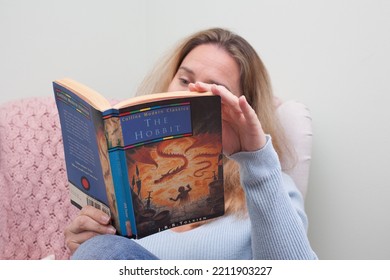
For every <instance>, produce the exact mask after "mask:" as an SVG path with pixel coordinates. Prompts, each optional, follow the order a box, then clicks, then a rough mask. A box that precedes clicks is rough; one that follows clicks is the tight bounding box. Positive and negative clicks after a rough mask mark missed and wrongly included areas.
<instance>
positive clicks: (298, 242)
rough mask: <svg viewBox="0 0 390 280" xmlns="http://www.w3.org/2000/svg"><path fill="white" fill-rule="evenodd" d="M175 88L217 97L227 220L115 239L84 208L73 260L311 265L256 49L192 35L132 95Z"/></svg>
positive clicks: (217, 36) (236, 40)
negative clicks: (293, 262) (277, 261)
mask: <svg viewBox="0 0 390 280" xmlns="http://www.w3.org/2000/svg"><path fill="white" fill-rule="evenodd" d="M178 90H190V91H198V92H204V91H211V92H213V93H214V94H216V95H219V96H221V100H222V111H223V140H224V142H223V152H224V154H225V156H226V157H227V160H226V162H225V165H224V174H225V184H226V185H225V190H226V205H225V208H226V214H225V216H223V217H221V218H217V219H214V220H211V221H208V222H205V223H201V224H192V225H186V226H181V227H177V228H174V229H171V230H167V231H163V232H161V233H157V234H154V235H151V236H148V237H145V238H142V239H140V240H136V241H134V240H130V239H126V238H123V237H120V236H116V235H114V233H115V229H114V228H113V227H112V226H111V225H109V218H108V217H107V216H106V215H105V214H104V213H102V212H101V211H99V210H96V209H94V208H92V207H86V208H84V209H82V210H81V211H80V214H79V216H78V217H76V218H75V220H74V221H73V222H72V223H71V224H70V225H69V226H68V228H67V229H66V232H65V235H66V242H67V245H68V247H69V249H70V250H71V252H72V253H74V255H73V258H86V259H95V258H99V259H107V258H108V259H139V258H141V259H154V258H160V259H316V258H317V257H316V254H315V253H314V252H313V251H312V249H311V247H310V244H309V241H308V238H307V234H306V230H307V219H306V214H305V212H304V207H303V199H302V196H301V194H300V193H299V191H298V189H297V187H296V186H295V184H294V182H293V181H292V180H291V179H290V178H289V177H288V176H287V175H285V174H284V173H282V171H281V165H280V162H279V158H281V159H286V158H291V155H292V153H290V152H289V148H288V143H286V139H285V138H284V137H283V131H282V130H281V127H280V124H279V122H278V119H277V118H276V115H275V103H274V101H275V98H274V97H273V94H272V91H271V85H270V81H269V77H268V74H267V71H266V69H265V67H264V65H263V63H262V61H261V60H260V58H259V56H258V55H257V53H256V51H255V50H254V49H253V48H252V47H251V46H250V44H249V43H248V42H247V41H246V40H245V39H243V38H242V37H240V36H238V35H236V34H234V33H232V32H230V31H228V30H225V29H219V28H216V29H209V30H204V31H201V32H198V33H196V34H194V35H192V36H190V37H188V38H186V39H185V40H184V41H183V42H182V43H180V44H179V45H178V46H177V48H175V49H174V50H173V52H172V54H171V55H169V56H167V58H166V60H165V61H162V62H161V63H160V64H159V65H158V66H157V67H155V68H154V71H153V72H152V73H151V74H150V75H149V76H148V77H147V78H146V79H145V81H144V83H143V84H142V85H141V87H140V89H139V92H138V94H139V95H141V94H148V93H154V92H164V91H178Z"/></svg>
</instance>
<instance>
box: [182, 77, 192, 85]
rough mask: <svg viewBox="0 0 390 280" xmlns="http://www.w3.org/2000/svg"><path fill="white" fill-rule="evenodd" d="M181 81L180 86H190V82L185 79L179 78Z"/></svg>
mask: <svg viewBox="0 0 390 280" xmlns="http://www.w3.org/2000/svg"><path fill="white" fill-rule="evenodd" d="M179 81H180V84H182V85H184V86H188V84H189V83H190V81H188V80H187V79H185V78H179Z"/></svg>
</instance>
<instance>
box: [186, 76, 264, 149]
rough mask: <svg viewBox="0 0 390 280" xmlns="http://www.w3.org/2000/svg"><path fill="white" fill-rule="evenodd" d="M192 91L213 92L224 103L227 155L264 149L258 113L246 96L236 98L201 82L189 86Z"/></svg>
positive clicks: (224, 139)
mask: <svg viewBox="0 0 390 280" xmlns="http://www.w3.org/2000/svg"><path fill="white" fill-rule="evenodd" d="M188 88H189V90H190V91H198V92H204V91H211V92H212V93H213V94H215V95H219V96H220V97H221V101H222V122H223V124H222V125H223V128H222V130H223V131H222V134H223V136H222V139H223V150H224V153H225V154H226V155H231V154H234V153H237V152H241V151H249V152H250V151H256V150H259V149H261V148H262V147H264V145H265V143H266V137H265V134H264V131H263V129H262V127H261V124H260V121H259V119H258V117H257V115H256V112H255V111H254V110H253V108H252V107H251V106H250V105H249V104H248V102H247V101H246V98H245V96H240V97H238V96H236V95H234V94H233V93H231V92H230V91H229V90H228V89H226V88H225V87H224V86H219V85H211V84H206V83H201V82H196V83H191V84H189V87H188Z"/></svg>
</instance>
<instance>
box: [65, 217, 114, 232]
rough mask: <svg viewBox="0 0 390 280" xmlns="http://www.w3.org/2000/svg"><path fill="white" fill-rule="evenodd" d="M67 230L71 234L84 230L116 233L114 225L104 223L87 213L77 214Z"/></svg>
mask: <svg viewBox="0 0 390 280" xmlns="http://www.w3.org/2000/svg"><path fill="white" fill-rule="evenodd" d="M67 231H69V232H70V234H80V233H82V232H84V231H91V232H96V233H100V234H105V233H108V234H111V233H115V231H116V230H115V228H114V227H113V226H112V225H104V224H101V223H99V222H97V221H96V220H94V219H92V218H91V217H89V216H86V215H80V216H77V217H76V218H75V219H74V220H73V222H72V223H71V224H70V225H69V226H68V228H67Z"/></svg>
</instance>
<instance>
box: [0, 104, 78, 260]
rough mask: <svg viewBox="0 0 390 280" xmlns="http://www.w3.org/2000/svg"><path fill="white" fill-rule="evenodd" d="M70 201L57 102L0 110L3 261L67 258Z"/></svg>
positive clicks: (73, 210)
mask: <svg viewBox="0 0 390 280" xmlns="http://www.w3.org/2000/svg"><path fill="white" fill-rule="evenodd" d="M76 212H77V209H76V207H74V206H72V205H71V204H70V201H69V194H68V185H67V177H66V171H65V164H64V154H63V146H62V139H61V131H60V125H59V119H58V115H57V109H56V107H55V102H54V98H51V97H41V98H30V99H23V100H17V101H13V102H8V103H6V104H3V105H1V106H0V259H41V258H44V257H46V256H48V255H55V258H56V259H67V258H69V252H68V250H67V248H66V247H65V244H64V233H63V231H64V228H65V226H66V225H67V224H68V223H69V221H70V220H71V219H72V218H73V217H74V216H75V214H76Z"/></svg>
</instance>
